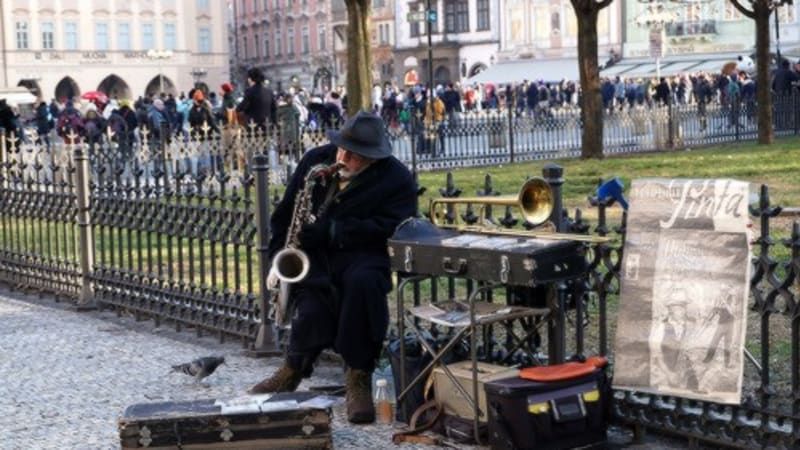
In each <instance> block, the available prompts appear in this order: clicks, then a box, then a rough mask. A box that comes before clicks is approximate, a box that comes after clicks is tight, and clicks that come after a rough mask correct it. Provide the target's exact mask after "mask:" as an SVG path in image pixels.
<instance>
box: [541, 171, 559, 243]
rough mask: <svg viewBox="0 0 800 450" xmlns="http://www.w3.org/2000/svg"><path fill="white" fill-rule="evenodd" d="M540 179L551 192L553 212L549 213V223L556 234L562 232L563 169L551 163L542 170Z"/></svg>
mask: <svg viewBox="0 0 800 450" xmlns="http://www.w3.org/2000/svg"><path fill="white" fill-rule="evenodd" d="M542 177H544V180H545V181H547V184H549V185H550V188H551V189H552V190H553V211H552V212H551V213H550V222H552V223H553V226H555V229H556V231H557V232H559V233H561V232H564V226H563V223H562V222H563V221H562V220H561V219H562V215H563V213H562V211H561V210H562V208H563V207H562V202H561V186H562V185H563V184H564V168H563V167H561V166H559V165H557V164H553V163H548V164H546V165H545V166H544V167H543V168H542Z"/></svg>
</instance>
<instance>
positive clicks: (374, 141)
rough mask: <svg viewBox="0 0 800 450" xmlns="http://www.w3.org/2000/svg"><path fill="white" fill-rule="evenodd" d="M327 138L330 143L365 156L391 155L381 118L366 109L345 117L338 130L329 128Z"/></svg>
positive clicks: (375, 157)
mask: <svg viewBox="0 0 800 450" xmlns="http://www.w3.org/2000/svg"><path fill="white" fill-rule="evenodd" d="M328 139H329V140H330V141H331V144H334V145H336V146H337V147H341V148H343V149H345V150H348V151H351V152H353V153H357V154H359V155H361V156H363V157H365V158H370V159H383V158H387V157H389V156H391V155H392V146H391V144H389V140H388V139H386V128H385V126H384V124H383V120H381V118H380V117H378V116H376V115H375V114H372V113H368V112H366V111H360V112H358V113H357V114H356V115H355V116H353V117H351V118H349V119H347V121H346V122H345V123H344V125H342V128H341V129H340V130H338V131H336V130H329V131H328Z"/></svg>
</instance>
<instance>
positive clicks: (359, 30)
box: [345, 0, 372, 116]
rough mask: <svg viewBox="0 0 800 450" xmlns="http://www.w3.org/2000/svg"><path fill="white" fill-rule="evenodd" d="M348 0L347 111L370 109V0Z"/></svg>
mask: <svg viewBox="0 0 800 450" xmlns="http://www.w3.org/2000/svg"><path fill="white" fill-rule="evenodd" d="M345 3H346V4H347V114H348V116H352V115H354V114H355V113H357V112H358V111H361V110H365V111H369V110H370V109H371V108H370V106H371V105H370V104H371V103H372V100H371V95H370V94H371V86H372V71H371V70H370V68H371V67H372V59H371V54H370V36H369V14H370V6H371V0H345Z"/></svg>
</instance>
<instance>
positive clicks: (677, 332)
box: [614, 179, 750, 403]
mask: <svg viewBox="0 0 800 450" xmlns="http://www.w3.org/2000/svg"><path fill="white" fill-rule="evenodd" d="M747 198H748V185H747V183H742V182H738V181H734V180H660V179H659V180H636V181H634V183H633V185H632V188H631V196H630V208H629V211H628V214H629V220H628V230H627V233H628V234H627V236H626V242H625V252H624V256H623V263H622V280H621V281H622V285H621V292H620V312H619V314H618V325H617V330H618V331H617V336H616V352H615V354H616V360H615V370H614V385H615V387H616V388H619V389H629V390H636V391H642V392H652V393H659V394H668V395H677V396H683V397H687V398H696V399H704V400H712V401H717V402H722V403H738V402H739V400H740V395H741V382H742V367H743V358H742V350H743V346H744V330H745V320H746V302H747V296H748V280H749V270H750V263H749V261H750V246H749V237H748V231H747V230H748V229H747V226H748V223H749V217H748V213H747V202H746V199H747Z"/></svg>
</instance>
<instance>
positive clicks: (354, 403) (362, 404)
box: [345, 369, 375, 423]
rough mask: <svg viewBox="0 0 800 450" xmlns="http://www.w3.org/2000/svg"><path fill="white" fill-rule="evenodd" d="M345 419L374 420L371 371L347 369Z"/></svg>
mask: <svg viewBox="0 0 800 450" xmlns="http://www.w3.org/2000/svg"><path fill="white" fill-rule="evenodd" d="M345 377H346V383H347V420H349V421H350V422H352V423H372V422H374V421H375V405H374V404H373V403H372V373H370V372H365V371H363V370H356V369H347V374H346V375H345Z"/></svg>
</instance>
